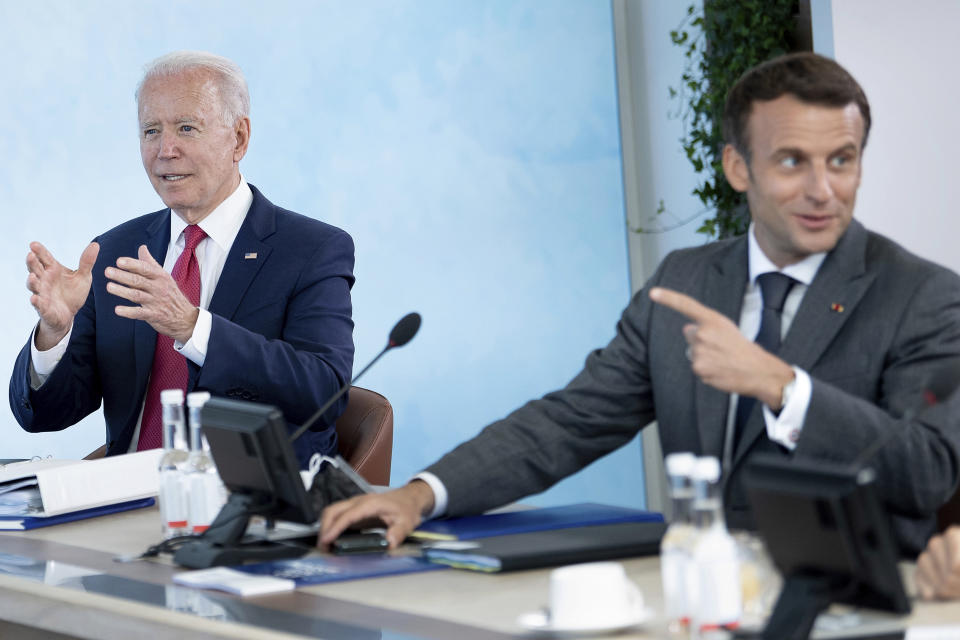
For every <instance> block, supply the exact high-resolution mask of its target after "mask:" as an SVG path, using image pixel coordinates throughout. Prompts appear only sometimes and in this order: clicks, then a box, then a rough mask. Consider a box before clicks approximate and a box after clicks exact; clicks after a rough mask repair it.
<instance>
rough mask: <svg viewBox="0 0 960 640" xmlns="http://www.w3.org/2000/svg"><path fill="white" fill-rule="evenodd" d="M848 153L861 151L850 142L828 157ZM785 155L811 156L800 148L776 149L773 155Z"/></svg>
mask: <svg viewBox="0 0 960 640" xmlns="http://www.w3.org/2000/svg"><path fill="white" fill-rule="evenodd" d="M848 151H853V152H854V153H856V152H858V151H859V148H858V147H857V145H855V144H854V143H852V142H848V143H847V144H845V145H843V146H842V147H837V148H836V149H834V150H833V151H831V152H830V153H828V154H827V155H828V156H835V155H837V154H838V153H845V152H848ZM783 155H794V156H804V157H805V156H807V155H809V154H808V153H807V152H806V151H804V150H803V149H800V148H798V147H780V148H779V149H775V150H774V151H773V154H772V156H773V157H776V156H783Z"/></svg>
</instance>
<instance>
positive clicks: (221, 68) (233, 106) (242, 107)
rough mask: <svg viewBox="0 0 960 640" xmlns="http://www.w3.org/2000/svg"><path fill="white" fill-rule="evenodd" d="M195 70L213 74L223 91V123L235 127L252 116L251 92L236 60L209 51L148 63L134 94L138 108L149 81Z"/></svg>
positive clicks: (176, 53)
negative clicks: (141, 95) (242, 119)
mask: <svg viewBox="0 0 960 640" xmlns="http://www.w3.org/2000/svg"><path fill="white" fill-rule="evenodd" d="M194 70H203V71H209V72H210V73H212V74H213V77H214V81H215V82H216V83H217V88H218V89H219V92H220V102H221V106H222V107H223V123H224V124H226V125H227V126H230V127H232V126H233V125H234V124H235V123H236V122H237V120H238V119H239V118H242V117H249V116H250V93H249V91H247V79H246V78H244V76H243V71H241V70H240V67H239V66H238V65H237V63H236V62H234V61H233V60H230V59H229V58H224V57H223V56H218V55H217V54H215V53H208V52H206V51H174V52H172V53H168V54H166V55H163V56H160V57H159V58H157V59H156V60H154V61H152V62H150V63H148V64H147V65H146V67H144V72H143V78H142V79H141V80H140V82H139V83H138V84H137V90H136V93H135V94H134V95H135V96H136V99H137V105H139V104H140V91H142V90H143V85H144V84H146V82H147V80H150V79H151V78H158V77H163V76H172V75H177V74H179V73H183V72H185V71H194Z"/></svg>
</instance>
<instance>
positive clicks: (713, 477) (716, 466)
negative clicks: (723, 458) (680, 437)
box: [693, 456, 720, 482]
mask: <svg viewBox="0 0 960 640" xmlns="http://www.w3.org/2000/svg"><path fill="white" fill-rule="evenodd" d="M693 478H694V480H706V481H707V482H716V481H717V480H719V479H720V461H719V460H717V459H716V458H714V457H713V456H703V457H701V458H697V462H696V464H695V465H694V466H693Z"/></svg>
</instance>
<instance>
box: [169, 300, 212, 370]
mask: <svg viewBox="0 0 960 640" xmlns="http://www.w3.org/2000/svg"><path fill="white" fill-rule="evenodd" d="M198 311H200V313H199V315H197V324H195V325H194V326H193V334H192V335H191V336H190V339H189V340H187V341H186V342H185V343H183V344H181V343H180V342H178V341H176V340H174V341H173V348H174V349H176V350H177V352H178V353H179V354H180V355H182V356H183V357H184V358H186V359H188V360H190V361H191V362H193V363H195V364H196V365H197V366H198V367H202V366H203V363H204V361H205V360H206V359H207V345H208V344H210V329H211V328H212V327H213V316H212V315H210V312H209V311H207V310H206V309H198Z"/></svg>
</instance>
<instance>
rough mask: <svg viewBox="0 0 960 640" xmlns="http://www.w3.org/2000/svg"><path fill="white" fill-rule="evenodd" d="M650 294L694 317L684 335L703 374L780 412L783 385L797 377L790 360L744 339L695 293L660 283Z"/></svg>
mask: <svg viewBox="0 0 960 640" xmlns="http://www.w3.org/2000/svg"><path fill="white" fill-rule="evenodd" d="M650 299H651V300H653V301H654V302H656V303H658V304H662V305H663V306H665V307H669V308H671V309H673V310H674V311H677V312H678V313H681V314H683V315H684V316H686V317H687V318H689V319H690V320H691V321H692V322H691V323H690V324H688V325H686V326H684V327H683V337H684V338H686V340H687V345H688V347H687V357H688V358H689V359H690V366H691V367H692V369H693V373H694V374H696V376H697V377H698V378H700V379H701V380H702V381H703V382H704V383H706V384H708V385H710V386H711V387H714V388H716V389H719V390H721V391H725V392H727V393H738V394H740V395H743V396H752V397H754V398H757V399H759V400H760V401H761V402H763V403H764V404H766V405H767V406H768V407H770V408H771V409H773V410H774V411H776V410H779V409H780V398H781V393H782V391H783V387H784V385H785V384H787V383H788V382H789V381H790V380H792V379H793V376H794V374H793V369H792V368H791V367H790V365H788V364H787V363H786V362H784V361H783V360H781V359H779V358H777V357H776V356H774V355H772V354H771V353H770V352H768V351H766V350H764V349H763V348H762V347H760V346H759V345H757V344H756V343H755V342H752V341H751V340H748V339H747V338H744V337H743V334H741V333H740V328H739V327H737V325H735V324H734V323H733V322H731V321H730V319H729V318H727V317H726V316H725V315H723V314H722V313H719V312H717V311H714V310H713V309H711V308H710V307H706V306H704V305H702V304H700V303H699V302H697V301H696V300H694V299H693V298H691V297H690V296H687V295H684V294H682V293H678V292H676V291H671V290H670V289H664V288H662V287H654V288H653V289H651V290H650Z"/></svg>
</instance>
